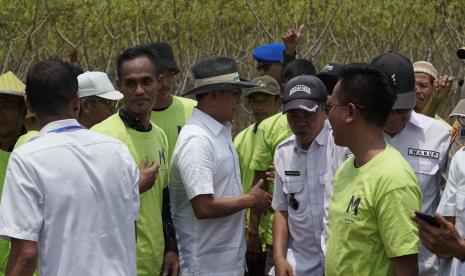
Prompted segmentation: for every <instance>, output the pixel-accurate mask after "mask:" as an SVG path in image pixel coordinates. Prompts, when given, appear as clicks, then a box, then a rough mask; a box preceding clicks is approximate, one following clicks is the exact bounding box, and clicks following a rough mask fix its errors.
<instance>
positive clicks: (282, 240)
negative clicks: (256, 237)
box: [273, 211, 289, 260]
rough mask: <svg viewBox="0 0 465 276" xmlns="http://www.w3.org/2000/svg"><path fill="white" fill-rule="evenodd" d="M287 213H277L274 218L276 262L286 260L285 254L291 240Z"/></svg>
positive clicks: (274, 255) (274, 254)
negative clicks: (281, 259)
mask: <svg viewBox="0 0 465 276" xmlns="http://www.w3.org/2000/svg"><path fill="white" fill-rule="evenodd" d="M287 217H288V215H287V212H280V211H275V212H274V217H273V258H274V259H275V260H277V259H280V258H284V259H285V258H286V256H284V253H285V252H286V249H287V242H288V239H289V227H288V224H287Z"/></svg>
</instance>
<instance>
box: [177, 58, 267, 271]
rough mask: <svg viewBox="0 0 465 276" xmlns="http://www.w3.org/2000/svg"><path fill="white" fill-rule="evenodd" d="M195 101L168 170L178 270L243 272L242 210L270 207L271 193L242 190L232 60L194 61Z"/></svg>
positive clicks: (237, 80) (237, 89)
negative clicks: (234, 129)
mask: <svg viewBox="0 0 465 276" xmlns="http://www.w3.org/2000/svg"><path fill="white" fill-rule="evenodd" d="M192 71H193V74H194V77H195V82H194V83H195V88H194V89H192V90H190V91H188V92H187V93H186V95H195V96H196V98H197V101H198V105H197V108H195V109H194V111H193V114H192V117H191V118H190V119H189V121H187V123H186V124H185V126H184V127H183V128H182V129H181V132H180V134H179V137H178V140H177V143H176V146H175V149H174V152H173V162H172V168H171V172H170V183H169V189H170V198H171V213H172V215H173V223H174V226H175V229H176V234H177V237H178V246H179V262H180V266H181V275H225V276H226V275H227V276H231V275H232V276H234V275H242V274H243V273H244V271H245V250H246V244H245V239H244V222H245V221H244V220H245V212H244V209H246V208H251V207H256V208H259V209H262V210H263V209H266V208H269V206H270V202H271V196H270V195H269V194H267V193H266V192H264V191H263V190H261V189H260V188H261V186H262V185H257V186H256V187H254V188H253V189H252V190H251V191H250V193H249V194H246V195H242V185H241V180H240V169H239V162H238V157H237V153H236V149H235V147H234V144H233V142H232V138H231V121H232V120H233V119H234V116H235V112H236V110H237V108H238V107H239V99H240V95H241V90H240V89H241V88H247V87H253V86H255V84H253V83H250V82H244V81H241V80H240V78H239V74H238V73H237V68H236V63H235V61H234V60H233V59H231V58H228V57H221V56H212V57H209V58H206V59H204V60H202V61H200V62H198V63H197V64H195V65H194V67H193V69H192Z"/></svg>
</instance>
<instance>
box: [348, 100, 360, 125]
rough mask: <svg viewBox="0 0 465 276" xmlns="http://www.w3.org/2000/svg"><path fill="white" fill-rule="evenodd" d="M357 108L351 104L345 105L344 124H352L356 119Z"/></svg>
mask: <svg viewBox="0 0 465 276" xmlns="http://www.w3.org/2000/svg"><path fill="white" fill-rule="evenodd" d="M358 115H359V114H358V112H357V107H356V106H355V105H354V104H353V103H349V104H348V105H347V114H346V123H348V124H352V123H353V122H354V121H355V120H356V119H357V117H358Z"/></svg>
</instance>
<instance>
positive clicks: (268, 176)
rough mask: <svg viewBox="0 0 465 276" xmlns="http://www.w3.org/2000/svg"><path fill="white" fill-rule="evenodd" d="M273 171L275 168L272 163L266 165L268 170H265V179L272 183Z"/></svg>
mask: <svg viewBox="0 0 465 276" xmlns="http://www.w3.org/2000/svg"><path fill="white" fill-rule="evenodd" d="M275 171H276V169H275V167H274V165H271V166H269V167H268V170H267V171H266V181H268V183H274V178H275Z"/></svg>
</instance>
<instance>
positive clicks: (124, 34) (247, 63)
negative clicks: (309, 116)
mask: <svg viewBox="0 0 465 276" xmlns="http://www.w3.org/2000/svg"><path fill="white" fill-rule="evenodd" d="M0 7H1V8H0V66H1V67H0V68H1V72H2V73H3V72H5V71H7V70H12V71H14V72H15V73H16V74H18V75H19V76H21V77H24V76H25V74H26V72H27V70H28V68H29V67H30V66H31V64H33V63H35V62H37V61H38V60H41V59H44V58H49V57H55V58H61V59H65V60H68V61H71V62H73V63H76V64H78V65H80V66H81V67H83V68H84V69H85V70H102V71H106V72H107V73H109V75H110V77H112V78H114V77H115V60H116V57H117V56H118V54H119V53H120V52H121V51H122V50H124V49H125V48H128V47H131V46H134V45H137V44H144V43H147V42H150V41H166V42H169V43H170V44H171V45H172V46H173V49H174V51H175V55H176V58H177V62H178V64H179V66H180V68H181V70H182V73H181V74H179V76H178V78H179V79H178V87H177V92H178V93H180V92H181V91H183V90H185V89H186V88H188V87H189V86H190V83H191V76H190V72H189V69H190V68H191V66H192V65H193V64H194V63H195V61H196V60H198V59H200V58H202V57H205V56H208V55H213V54H221V55H229V56H233V57H235V58H236V59H237V61H238V64H239V69H240V72H241V75H243V76H244V77H246V78H252V77H254V76H256V75H257V72H256V70H255V69H254V68H255V64H254V61H253V59H252V57H251V54H250V53H251V51H252V50H253V48H255V47H256V46H257V45H259V44H261V43H267V42H273V41H280V40H281V36H282V34H283V33H284V32H285V31H286V30H287V29H289V28H297V27H298V26H299V25H300V24H305V26H306V32H305V34H304V37H303V39H302V41H301V43H300V45H299V49H298V53H299V56H301V57H305V58H311V59H312V60H313V61H314V63H315V64H316V65H317V68H321V67H322V66H323V65H324V64H326V63H328V62H331V61H339V62H353V61H357V62H360V61H365V62H369V61H370V60H371V59H372V58H373V57H374V56H376V55H377V54H379V53H381V52H383V51H386V50H388V49H394V50H397V51H399V52H402V53H404V54H405V55H407V56H409V57H410V58H411V59H412V61H415V60H428V61H431V62H432V63H433V64H435V66H436V67H437V68H438V69H439V71H440V72H441V73H444V74H446V73H447V74H454V75H463V66H462V67H461V66H460V65H461V64H460V62H459V60H458V59H457V57H456V54H455V51H456V49H457V48H458V47H460V46H463V45H465V34H464V25H463V15H464V14H465V5H464V4H463V0H448V1H445V0H411V1H400V0H376V1H371V0H357V1H356V0H325V1H323V0H312V1H306V0H274V1H267V0H158V1H151V0H131V1H123V0H106V1H103V0H101V1H99V0H93V1H91V0H66V1H64V0H47V1H46V0H36V1H32V0H10V1H9V0H0Z"/></svg>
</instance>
